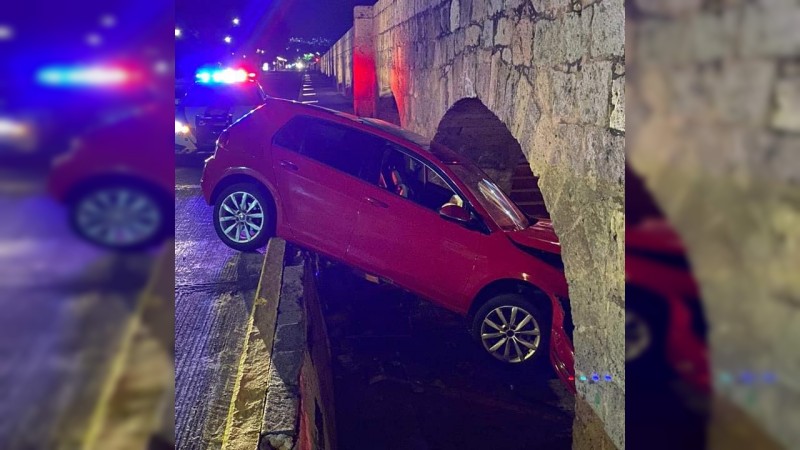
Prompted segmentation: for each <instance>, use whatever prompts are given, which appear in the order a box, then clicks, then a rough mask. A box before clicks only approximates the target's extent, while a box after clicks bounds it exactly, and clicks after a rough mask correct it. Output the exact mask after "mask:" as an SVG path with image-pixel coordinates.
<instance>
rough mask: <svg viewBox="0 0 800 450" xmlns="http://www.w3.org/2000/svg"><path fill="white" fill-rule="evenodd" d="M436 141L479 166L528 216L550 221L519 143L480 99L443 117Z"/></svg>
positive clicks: (460, 104) (467, 101)
mask: <svg viewBox="0 0 800 450" xmlns="http://www.w3.org/2000/svg"><path fill="white" fill-rule="evenodd" d="M433 140H434V141H435V142H438V143H440V144H442V145H445V146H447V147H449V148H451V149H453V150H454V151H456V152H458V153H459V154H462V155H464V156H466V157H467V158H469V159H470V160H471V161H473V162H475V163H476V164H477V165H478V166H479V167H480V168H481V169H483V170H484V172H486V173H487V174H488V175H489V176H490V177H492V179H494V181H495V182H496V183H497V184H498V186H500V188H501V189H502V190H503V191H504V192H505V193H506V194H508V195H509V196H510V197H511V199H512V200H514V202H515V203H517V205H518V206H519V207H520V209H522V210H523V211H524V212H525V213H527V214H528V215H530V216H532V217H538V218H549V217H550V214H549V213H548V211H547V208H546V207H545V204H544V199H543V198H542V193H541V191H540V190H539V180H538V178H537V177H536V176H535V175H534V174H533V172H532V171H531V167H530V164H529V163H528V160H527V158H525V154H524V153H523V151H522V147H521V146H520V144H519V142H518V141H517V139H516V138H515V137H514V135H513V134H511V131H510V130H509V129H508V127H507V126H506V125H505V124H504V123H503V121H501V120H500V118H498V117H497V116H496V115H495V114H494V113H493V112H492V111H491V110H490V109H489V108H487V107H486V106H485V105H484V104H483V102H481V101H480V100H479V99H477V98H464V99H461V100H459V101H457V102H456V103H455V104H454V105H453V106H452V107H451V108H450V109H449V110H448V111H447V112H446V113H445V115H444V117H442V119H441V121H440V122H439V126H438V127H437V129H436V135H435V136H434V138H433Z"/></svg>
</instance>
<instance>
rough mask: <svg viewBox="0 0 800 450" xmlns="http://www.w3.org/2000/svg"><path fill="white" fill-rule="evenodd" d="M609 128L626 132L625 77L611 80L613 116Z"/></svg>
mask: <svg viewBox="0 0 800 450" xmlns="http://www.w3.org/2000/svg"><path fill="white" fill-rule="evenodd" d="M608 126H609V127H610V128H611V129H613V130H618V131H625V77H624V76H622V77H618V78H615V79H613V80H611V115H610V117H609V123H608Z"/></svg>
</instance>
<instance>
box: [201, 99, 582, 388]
mask: <svg viewBox="0 0 800 450" xmlns="http://www.w3.org/2000/svg"><path fill="white" fill-rule="evenodd" d="M201 186H202V189H203V194H204V196H205V199H206V201H207V202H208V203H209V204H212V205H214V213H213V220H214V227H215V229H216V231H217V234H218V235H219V237H220V238H221V239H222V240H223V241H224V242H225V243H226V244H227V245H228V246H230V247H232V248H234V249H237V250H242V251H248V250H254V249H256V248H259V247H261V246H263V245H265V244H266V242H267V240H268V239H269V238H270V237H271V236H275V235H277V236H279V237H281V238H284V239H286V240H287V241H290V242H293V243H295V244H298V245H299V246H301V247H304V248H308V249H310V250H313V251H316V252H319V253H321V254H323V255H326V256H327V257H329V258H331V259H334V260H338V261H340V262H343V263H345V264H347V265H349V266H352V267H355V268H356V269H359V270H361V271H364V272H366V273H368V274H370V275H374V276H375V277H377V278H379V279H381V280H382V281H384V282H387V283H391V284H394V285H397V286H399V287H402V288H405V289H407V290H409V291H411V292H414V293H415V294H418V295H420V296H421V297H423V298H426V299H429V300H431V301H433V302H434V303H436V304H438V305H441V306H442V307H444V308H447V309H449V310H451V311H454V312H456V313H458V314H461V315H463V316H466V317H467V318H468V320H469V321H470V323H471V330H472V333H473V335H474V337H475V338H476V339H477V340H478V341H480V342H482V344H483V348H484V349H485V350H486V351H487V352H488V353H489V354H491V355H492V356H494V357H495V358H497V359H498V360H500V361H504V362H507V363H515V364H521V363H525V364H529V363H531V362H533V361H536V360H539V359H541V358H542V357H544V356H543V355H546V354H548V353H549V356H550V360H551V363H552V364H553V366H554V368H555V369H556V372H557V374H558V376H559V377H560V378H561V379H562V381H564V382H565V383H566V384H567V385H568V386H569V387H570V389H572V390H573V391H574V376H573V375H574V374H573V347H572V343H571V340H570V337H569V335H568V333H567V330H568V329H569V330H570V331H571V328H572V326H571V319H570V318H569V300H568V297H567V295H568V293H567V282H566V278H565V277H564V272H563V266H562V263H561V256H560V244H559V242H558V239H557V237H556V235H555V233H554V232H553V228H552V225H551V223H550V221H549V220H538V221H534V220H532V219H529V218H528V217H526V216H525V215H524V214H523V213H522V212H521V211H520V210H519V209H518V208H517V206H516V205H514V203H513V202H512V201H511V200H509V198H508V197H507V196H506V195H505V194H503V192H502V191H501V190H500V189H499V188H498V187H497V186H496V185H495V183H494V182H492V181H491V180H490V179H489V178H488V177H487V176H486V175H485V174H484V173H483V172H482V171H481V170H480V169H479V168H477V167H476V166H475V165H473V164H472V163H470V162H469V161H466V160H464V159H463V158H461V157H460V156H458V155H457V154H456V153H454V152H453V151H451V150H449V149H447V148H445V147H443V146H441V145H438V144H436V143H431V142H430V141H429V140H426V139H424V138H423V137H421V136H418V135H415V134H413V133H410V132H408V131H405V130H403V129H401V128H398V127H396V126H394V125H391V124H388V123H386V122H382V121H379V120H375V119H365V118H358V117H355V116H352V115H348V114H343V113H339V112H335V111H330V110H327V109H323V108H318V107H314V106H308V105H302V104H299V103H295V102H289V101H285V100H278V99H268V100H267V101H266V103H265V104H264V105H263V106H261V107H259V108H258V109H256V110H254V111H252V112H251V113H250V114H248V115H246V116H245V117H243V118H242V119H240V120H239V121H238V122H236V123H235V124H234V125H233V126H231V127H230V128H228V129H227V130H226V131H225V132H224V133H223V134H222V135H221V136H220V138H219V140H218V142H217V149H216V152H215V154H214V156H212V157H211V158H209V159H208V160H207V161H206V165H205V169H204V172H203V177H202V180H201ZM548 350H549V351H548Z"/></svg>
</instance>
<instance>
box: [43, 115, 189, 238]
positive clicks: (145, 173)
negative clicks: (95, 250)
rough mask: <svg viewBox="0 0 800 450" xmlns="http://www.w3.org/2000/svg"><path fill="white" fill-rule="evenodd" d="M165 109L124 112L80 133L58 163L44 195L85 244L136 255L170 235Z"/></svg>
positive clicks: (171, 189)
mask: <svg viewBox="0 0 800 450" xmlns="http://www.w3.org/2000/svg"><path fill="white" fill-rule="evenodd" d="M171 115H172V110H171V109H170V108H164V107H163V106H162V105H160V104H152V105H149V106H143V107H138V108H131V109H130V110H129V111H128V112H127V113H126V114H125V115H124V116H122V117H114V118H109V123H107V124H104V125H102V126H99V127H98V128H96V129H95V130H93V131H91V132H87V133H86V134H84V135H83V136H81V137H80V138H78V139H75V140H74V141H73V143H72V147H71V149H70V150H69V151H68V152H66V153H65V154H63V155H61V156H60V157H59V158H57V159H56V160H55V162H54V164H53V168H52V170H51V172H50V176H49V179H48V190H49V192H50V194H51V195H52V196H53V197H54V198H55V199H56V200H58V201H60V202H62V203H64V204H66V205H67V207H68V208H69V217H70V224H71V225H72V227H73V229H74V230H75V231H76V232H77V233H78V234H79V235H80V236H81V237H83V238H84V239H86V240H88V241H89V242H91V243H93V244H96V245H98V246H102V247H106V248H110V249H114V250H138V249H143V248H147V247H150V246H153V245H155V244H158V243H160V242H161V241H162V240H163V239H164V238H166V237H168V236H169V235H170V234H171V233H173V232H174V219H173V216H174V211H175V202H174V190H175V171H174V165H173V164H172V161H171V158H172V157H171V154H170V150H169V145H168V144H167V145H164V144H161V145H158V144H157V143H158V142H162V143H163V142H164V139H168V136H169V124H170V117H171Z"/></svg>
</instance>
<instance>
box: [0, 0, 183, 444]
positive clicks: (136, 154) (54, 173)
mask: <svg viewBox="0 0 800 450" xmlns="http://www.w3.org/2000/svg"><path fill="white" fill-rule="evenodd" d="M173 9H174V6H173V5H172V4H171V3H170V2H127V1H115V0H111V1H103V2H99V1H97V2H93V1H83V2H78V3H77V4H76V3H74V2H73V3H64V2H55V1H38V0H35V1H30V2H16V3H13V4H8V3H7V4H4V5H3V7H2V10H1V11H0V56H1V57H0V210H2V220H1V221H0V308H2V312H0V447H2V448H7V449H33V448H48V449H53V448H67V449H72V448H86V449H90V448H110V449H121V448H146V447H148V446H149V447H151V448H171V446H172V442H173V441H174V438H173V433H172V423H173V413H172V397H171V396H172V379H173V366H174V363H173V361H174V356H173V350H172V349H173V337H172V336H173V332H172V329H173V319H172V317H173V314H172V312H171V311H172V309H173V293H172V289H173V284H174V283H173V279H174V268H173V267H174V266H173V256H172V255H173V254H174V247H173V244H172V240H171V234H172V230H173V220H172V214H173V210H174V206H173V204H174V202H173V200H172V199H173V194H172V192H173V189H174V181H173V180H174V175H173V170H172V169H173V156H172V155H173V152H172V149H171V145H170V144H171V133H170V127H171V121H172V120H173V117H172V115H173V112H174V110H173V105H172V102H173V97H172V93H173V79H174V57H173V53H174V49H173V35H172V30H173V27H174V19H173V16H174V11H173Z"/></svg>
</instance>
